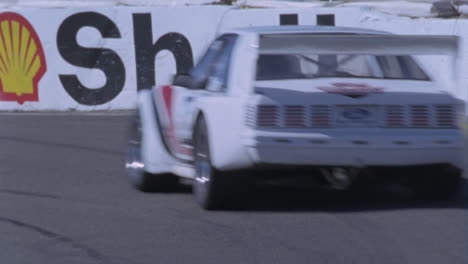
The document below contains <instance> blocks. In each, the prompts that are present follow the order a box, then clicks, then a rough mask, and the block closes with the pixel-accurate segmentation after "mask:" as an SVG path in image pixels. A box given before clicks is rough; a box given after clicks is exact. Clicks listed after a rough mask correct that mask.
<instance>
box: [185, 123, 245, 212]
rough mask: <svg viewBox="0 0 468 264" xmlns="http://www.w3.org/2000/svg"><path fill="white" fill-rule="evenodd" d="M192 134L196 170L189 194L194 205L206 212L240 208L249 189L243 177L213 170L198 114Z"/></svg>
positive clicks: (204, 129)
mask: <svg viewBox="0 0 468 264" xmlns="http://www.w3.org/2000/svg"><path fill="white" fill-rule="evenodd" d="M193 135H194V136H193V142H194V153H195V160H194V166H195V171H196V173H195V179H194V183H193V194H194V196H195V199H196V201H197V203H198V204H199V205H200V206H201V207H202V208H204V209H206V210H219V209H241V208H243V207H244V206H245V204H246V201H247V199H246V198H247V193H248V191H247V190H249V186H250V184H249V181H248V180H247V176H246V175H245V174H242V173H235V172H223V171H219V170H217V169H216V168H215V167H213V165H212V162H211V156H210V147H209V140H208V138H209V135H208V129H207V126H206V121H205V119H204V117H203V116H202V115H200V116H199V117H198V119H197V122H196V124H195V128H194V133H193Z"/></svg>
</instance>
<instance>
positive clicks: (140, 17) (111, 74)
mask: <svg viewBox="0 0 468 264" xmlns="http://www.w3.org/2000/svg"><path fill="white" fill-rule="evenodd" d="M132 18H133V41H134V45H133V46H134V51H135V60H136V61H135V62H136V88H137V90H142V89H151V88H153V87H154V86H155V84H156V77H155V76H156V69H155V68H156V67H155V58H156V55H157V54H158V53H159V52H160V51H162V50H167V51H169V52H171V53H172V55H173V56H174V59H175V62H176V72H177V74H184V73H185V74H186V73H188V72H189V70H190V69H191V68H192V67H193V54H192V47H191V45H190V42H189V40H188V39H187V38H186V37H185V36H184V35H182V34H181V33H177V32H169V33H166V34H164V35H163V36H161V37H160V38H158V39H157V40H153V27H152V21H151V14H149V13H136V14H133V16H132ZM83 27H92V28H95V29H96V30H98V31H99V32H100V33H101V35H102V38H103V39H107V38H109V39H120V38H122V35H121V34H120V30H119V28H118V27H117V25H116V24H115V23H114V21H112V20H111V19H110V18H109V17H107V16H105V15H103V14H100V13H97V12H80V13H76V14H73V15H71V16H69V17H68V18H66V19H65V20H64V21H63V22H62V23H61V25H60V26H59V30H58V33H57V47H58V51H59V53H60V55H61V56H62V58H63V59H64V60H65V61H67V62H68V63H70V64H71V65H74V66H77V67H82V68H88V69H99V70H101V71H102V72H103V73H104V75H105V76H106V83H105V84H104V85H103V86H102V87H98V88H90V87H86V86H85V85H84V84H82V83H81V82H80V80H79V79H78V77H77V76H76V75H73V74H70V75H68V74H60V75H59V79H60V82H61V83H62V86H63V88H64V89H65V91H67V93H68V94H69V95H70V96H71V97H72V98H73V99H74V100H75V101H77V102H78V103H80V104H82V105H90V106H92V105H102V104H105V103H108V102H110V101H112V100H113V99H114V98H115V97H117V95H119V94H120V92H121V91H122V89H123V88H124V85H125V78H126V75H125V73H126V69H125V64H124V62H123V61H122V59H121V57H120V55H119V54H118V53H117V52H116V51H115V50H112V49H106V48H102V47H93V48H90V47H83V46H80V45H79V44H78V42H77V34H78V32H79V31H80V29H82V28H83Z"/></svg>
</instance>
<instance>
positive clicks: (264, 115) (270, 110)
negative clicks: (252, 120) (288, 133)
mask: <svg viewBox="0 0 468 264" xmlns="http://www.w3.org/2000/svg"><path fill="white" fill-rule="evenodd" d="M256 123H257V126H258V127H276V126H278V125H279V109H278V106H276V105H259V106H257V122H256Z"/></svg>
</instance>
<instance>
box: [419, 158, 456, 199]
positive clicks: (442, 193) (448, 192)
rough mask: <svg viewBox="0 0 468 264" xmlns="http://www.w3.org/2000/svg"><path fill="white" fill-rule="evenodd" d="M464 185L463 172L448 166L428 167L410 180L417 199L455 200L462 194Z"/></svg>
mask: <svg viewBox="0 0 468 264" xmlns="http://www.w3.org/2000/svg"><path fill="white" fill-rule="evenodd" d="M462 185H463V180H462V172H461V171H460V170H458V169H455V168H453V167H447V166H438V167H430V168H429V167H428V168H426V169H423V170H422V171H421V173H420V174H419V175H416V176H414V177H411V180H410V187H411V188H412V190H413V191H414V193H415V195H416V196H417V198H421V199H427V200H450V199H455V198H457V196H459V194H460V193H461V191H462Z"/></svg>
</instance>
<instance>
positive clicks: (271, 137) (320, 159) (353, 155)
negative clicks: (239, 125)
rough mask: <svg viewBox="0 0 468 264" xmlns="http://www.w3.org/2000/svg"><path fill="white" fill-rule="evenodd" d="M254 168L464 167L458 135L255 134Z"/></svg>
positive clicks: (250, 141)
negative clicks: (276, 165)
mask: <svg viewBox="0 0 468 264" xmlns="http://www.w3.org/2000/svg"><path fill="white" fill-rule="evenodd" d="M244 145H245V147H246V148H247V152H248V153H249V156H250V157H251V159H252V160H253V162H254V163H255V164H278V165H311V166H352V167H366V166H408V165H424V164H435V163H447V164H451V165H453V166H455V167H458V168H464V164H463V150H464V148H463V146H464V136H463V134H462V133H460V132H458V131H449V130H443V131H442V130H439V131H431V132H420V131H406V132H404V133H403V132H395V131H390V132H386V133H383V132H381V133H369V132H368V131H367V132H363V131H354V133H352V132H351V133H350V131H347V132H346V133H343V132H332V133H330V132H328V133H277V132H264V131H262V132H256V133H255V135H252V136H251V137H245V138H244Z"/></svg>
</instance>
